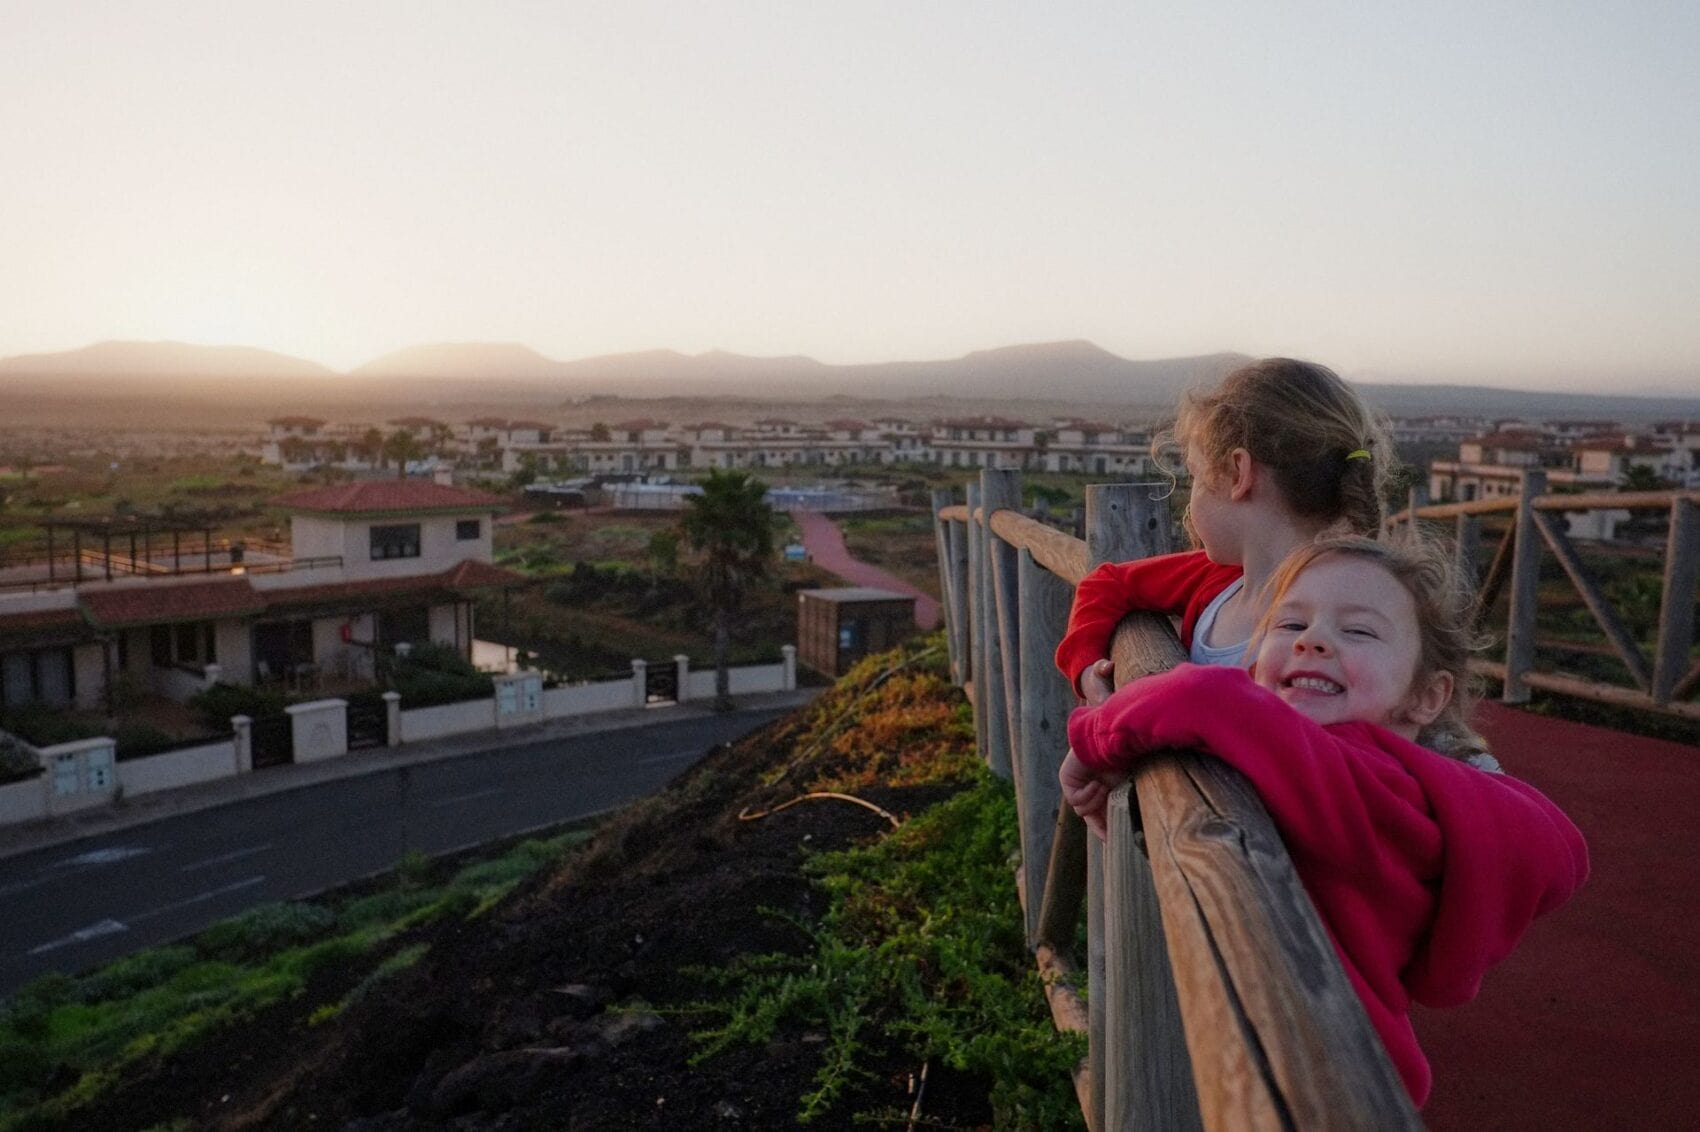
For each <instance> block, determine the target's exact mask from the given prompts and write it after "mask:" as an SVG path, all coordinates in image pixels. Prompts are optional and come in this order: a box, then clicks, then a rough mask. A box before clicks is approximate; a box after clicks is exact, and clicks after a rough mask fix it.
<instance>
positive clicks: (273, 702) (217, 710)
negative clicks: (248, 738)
mask: <svg viewBox="0 0 1700 1132" xmlns="http://www.w3.org/2000/svg"><path fill="white" fill-rule="evenodd" d="M288 704H289V698H288V697H287V696H285V695H284V694H283V693H282V692H273V691H268V690H266V689H264V688H244V687H241V686H239V685H236V684H226V683H223V682H222V681H221V682H220V683H217V684H214V685H213V686H212V687H210V688H208V689H206V690H205V691H201V692H196V693H195V694H194V695H193V696H191V697H190V698H189V706H190V707H192V708H194V709H195V711H196V712H197V713H198V714H199V715H200V717H201V722H202V723H204V724H206V725H207V726H208V727H210V728H212V729H214V730H215V731H217V732H219V733H220V734H223V733H225V732H227V731H229V730H230V717H231V716H233V715H246V716H250V717H252V718H254V719H263V718H265V717H267V716H274V715H282V714H283V709H284V708H285V707H286V706H287V705H288Z"/></svg>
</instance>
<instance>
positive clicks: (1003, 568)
mask: <svg viewBox="0 0 1700 1132" xmlns="http://www.w3.org/2000/svg"><path fill="white" fill-rule="evenodd" d="M1167 491H1168V485H1167V484H1158V485H1150V484H1145V485H1139V484H1133V485H1116V486H1105V487H1092V488H1088V489H1087V494H1086V538H1085V540H1084V541H1082V540H1080V539H1076V538H1073V537H1071V536H1068V535H1065V534H1062V533H1060V532H1058V531H1055V530H1053V529H1051V528H1049V527H1047V526H1044V525H1043V524H1041V523H1038V522H1036V521H1034V520H1032V519H1029V518H1026V517H1025V516H1023V515H1021V514H1020V512H1019V505H1020V499H1021V480H1020V473H1019V472H1014V471H1004V470H987V471H984V472H982V473H981V476H980V482H979V483H977V484H975V483H971V484H970V485H969V486H968V491H967V495H968V501H967V504H966V506H963V505H958V504H955V503H954V501H953V500H952V499H951V497H950V493H949V492H948V491H939V492H935V493H934V496H933V510H934V512H935V515H936V517H937V522H936V535H937V540H938V551H939V572H940V583H941V586H942V588H943V593H944V599H945V600H944V606H945V609H946V627H947V637H948V640H949V646H950V661H951V669H952V672H953V674H954V675H955V678H956V680H957V682H958V683H960V684H963V685H965V686H966V687H967V688H968V689H969V695H970V699H971V700H972V702H973V704H974V720H975V730H976V736H977V739H978V741H979V743H980V750H981V752H982V753H983V755H984V756H985V758H986V760H987V762H988V763H989V765H990V766H991V767H992V769H993V770H994V771H995V772H997V773H999V774H1001V775H1003V776H1005V777H1008V778H1011V779H1012V780H1013V782H1014V786H1015V792H1016V798H1017V803H1018V813H1019V815H1020V825H1021V846H1022V860H1021V865H1020V868H1019V870H1018V872H1017V883H1018V887H1019V888H1020V891H1021V898H1022V909H1023V915H1024V917H1025V927H1026V933H1027V941H1028V944H1029V946H1031V947H1032V949H1033V951H1034V954H1035V958H1036V961H1037V963H1038V964H1039V967H1040V969H1041V971H1042V972H1043V974H1044V976H1045V979H1046V985H1047V993H1048V995H1049V998H1050V1004H1051V1012H1052V1016H1053V1018H1054V1019H1055V1020H1056V1023H1057V1025H1058V1027H1059V1028H1061V1029H1068V1030H1083V1031H1085V1032H1086V1033H1087V1034H1088V1036H1089V1039H1088V1049H1089V1051H1090V1052H1089V1055H1088V1058H1087V1060H1086V1062H1085V1063H1083V1064H1082V1065H1081V1066H1080V1067H1079V1068H1078V1069H1077V1070H1076V1073H1075V1088H1076V1092H1077V1094H1078V1096H1079V1098H1080V1104H1081V1109H1082V1112H1083V1114H1084V1115H1085V1117H1086V1122H1087V1125H1088V1127H1089V1128H1091V1129H1092V1132H1105V1130H1109V1129H1114V1130H1118V1132H1119V1130H1121V1129H1132V1128H1141V1129H1164V1130H1167V1129H1195V1128H1205V1129H1212V1130H1216V1129H1220V1130H1224V1132H1226V1130H1232V1132H1241V1130H1244V1129H1266V1128H1268V1129H1275V1128H1304V1129H1310V1128H1366V1129H1367V1128H1373V1129H1398V1128H1419V1127H1421V1124H1420V1122H1419V1121H1418V1119H1417V1116H1416V1113H1415V1111H1414V1110H1413V1109H1412V1107H1411V1103H1410V1099H1409V1097H1408V1095H1407V1094H1406V1091H1405V1088H1404V1086H1403V1085H1402V1084H1401V1082H1400V1080H1399V1076H1398V1074H1397V1072H1396V1071H1395V1070H1394V1068H1393V1066H1392V1063H1391V1062H1390V1061H1389V1060H1388V1058H1387V1055H1386V1052H1385V1051H1384V1050H1383V1047H1382V1045H1381V1042H1380V1040H1379V1038H1378V1037H1377V1036H1376V1033H1375V1031H1374V1029H1373V1027H1372V1026H1371V1025H1370V1022H1369V1020H1368V1018H1367V1017H1366V1016H1365V1014H1364V1011H1363V1007H1362V1006H1361V1004H1360V1003H1359V1001H1358V998H1357V996H1356V994H1355V993H1353V991H1352V988H1351V984H1350V983H1349V982H1348V981H1347V978H1346V974H1345V971H1344V970H1343V969H1342V968H1341V966H1340V962H1339V959H1338V958H1337V956H1336V955H1335V952H1334V949H1333V946H1332V944H1331V943H1330V941H1329V938H1328V934H1327V932H1326V931H1325V930H1324V929H1323V927H1322V925H1321V923H1320V921H1319V920H1318V919H1317V916H1316V912H1315V910H1314V908H1313V907H1312V906H1311V903H1310V899H1309V897H1308V896H1307V895H1306V894H1305V891H1304V888H1303V887H1302V886H1301V884H1300V883H1299V880H1298V877H1297V875H1296V874H1295V872H1294V871H1293V866H1292V863H1291V861H1290V860H1289V859H1288V857H1287V854H1286V850H1285V848H1284V847H1283V845H1282V843H1281V840H1280V838H1279V837H1278V836H1277V835H1276V832H1275V829H1274V827H1273V825H1272V824H1271V822H1270V820H1269V817H1268V814H1267V813H1266V812H1265V810H1264V808H1263V805H1262V803H1261V802H1260V801H1259V800H1258V798H1257V796H1256V794H1255V793H1253V791H1252V790H1251V789H1250V787H1249V786H1248V785H1247V784H1246V782H1245V780H1244V779H1243V778H1242V777H1241V776H1240V775H1239V774H1238V773H1237V772H1235V771H1233V770H1232V769H1230V768H1228V767H1227V766H1225V765H1224V764H1222V763H1220V762H1219V761H1217V760H1216V759H1214V758H1212V757H1210V756H1208V755H1205V754H1202V753H1200V752H1171V753H1163V754H1159V755H1154V756H1152V757H1148V758H1146V759H1143V760H1141V762H1140V764H1139V767H1138V770H1137V772H1136V773H1135V774H1134V776H1133V779H1132V781H1131V782H1130V783H1129V784H1127V785H1124V786H1122V787H1121V788H1119V789H1118V790H1117V791H1116V792H1115V794H1114V795H1113V796H1112V798H1111V801H1110V812H1109V832H1110V836H1109V839H1108V841H1107V843H1100V842H1099V841H1098V839H1097V838H1095V837H1089V836H1087V833H1086V830H1085V827H1084V825H1083V824H1082V823H1081V821H1080V819H1079V818H1078V817H1077V816H1076V815H1075V814H1074V812H1073V811H1072V810H1070V809H1068V808H1067V807H1066V806H1063V805H1062V804H1061V789H1060V786H1059V784H1058V782H1057V770H1058V768H1059V766H1060V765H1061V763H1062V759H1063V756H1064V755H1065V754H1066V751H1067V734H1066V725H1067V719H1068V714H1069V712H1070V711H1071V710H1072V709H1073V708H1074V706H1075V704H1076V700H1075V697H1074V692H1073V689H1072V688H1071V687H1070V685H1069V683H1068V681H1067V680H1066V679H1064V677H1063V676H1062V675H1061V674H1060V673H1058V671H1057V670H1056V667H1055V665H1054V664H1053V662H1052V655H1053V653H1054V651H1055V649H1056V646H1057V644H1058V642H1059V641H1060V640H1061V637H1062V632H1063V629H1064V627H1065V625H1066V623H1067V620H1068V611H1069V606H1070V604H1071V602H1072V599H1073V587H1074V586H1075V585H1076V584H1077V583H1078V582H1079V581H1080V579H1081V577H1082V576H1084V575H1085V573H1086V572H1087V571H1088V570H1089V569H1090V568H1091V567H1092V566H1094V565H1096V564H1097V563H1099V562H1103V561H1110V560H1115V561H1122V560H1126V559H1131V558H1138V557H1143V556H1146V555H1151V554H1159V553H1163V552H1165V551H1167V550H1169V549H1170V540H1171V523H1170V520H1169V515H1168V504H1167V502H1166V500H1165V498H1164V497H1165V496H1166V494H1167ZM1111 657H1112V659H1113V660H1114V661H1115V664H1116V682H1117V683H1118V684H1121V683H1124V682H1126V681H1127V680H1130V679H1133V678H1135V677H1137V676H1140V675H1145V674H1147V673H1150V672H1155V671H1159V670H1161V669H1164V668H1167V667H1169V666H1170V665H1172V664H1174V663H1175V662H1177V661H1178V660H1180V659H1182V653H1181V649H1180V646H1179V644H1178V642H1177V641H1176V640H1175V637H1174V634H1173V632H1172V630H1170V628H1169V626H1168V625H1167V623H1166V622H1163V621H1161V620H1160V619H1158V618H1155V617H1150V616H1146V615H1140V616H1136V617H1134V618H1130V619H1129V620H1128V621H1127V622H1126V623H1124V624H1123V626H1122V628H1121V630H1120V631H1119V632H1118V633H1117V635H1116V638H1115V642H1114V645H1113V648H1112V652H1111ZM1083 906H1084V910H1085V913H1086V929H1087V930H1086V949H1085V955H1084V956H1082V955H1080V954H1078V953H1077V951H1078V949H1077V947H1076V942H1075V941H1076V938H1077V935H1078V932H1079V921H1080V915H1081V912H1082V908H1083ZM1083 979H1084V981H1085V982H1086V984H1087V986H1088V993H1087V995H1086V997H1085V998H1084V1000H1083V999H1082V997H1081V995H1080V994H1079V992H1078V988H1079V986H1080V984H1081V981H1082V980H1083Z"/></svg>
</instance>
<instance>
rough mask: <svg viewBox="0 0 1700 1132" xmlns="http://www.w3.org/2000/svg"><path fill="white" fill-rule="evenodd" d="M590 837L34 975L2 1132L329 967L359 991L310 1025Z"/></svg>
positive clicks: (8, 1028) (260, 914)
mask: <svg viewBox="0 0 1700 1132" xmlns="http://www.w3.org/2000/svg"><path fill="white" fill-rule="evenodd" d="M589 836H590V834H589V833H588V832H585V831H573V832H570V833H566V834H562V835H559V836H557V837H553V838H548V839H541V840H539V839H532V840H528V841H525V842H523V843H521V844H519V845H517V846H514V847H512V848H509V849H508V850H507V851H506V852H504V853H503V854H501V855H500V856H498V857H493V858H490V859H488V860H481V861H473V862H471V863H468V864H466V865H464V866H463V867H461V868H459V869H458V870H456V871H455V872H454V873H453V874H452V875H448V876H446V877H443V878H441V879H440V880H437V881H435V882H434V883H433V881H432V877H431V874H432V873H434V872H440V871H441V870H440V867H438V866H436V865H435V864H433V863H431V862H422V861H413V862H409V865H408V867H406V868H401V869H398V870H397V872H396V874H395V875H394V876H393V877H392V878H391V880H390V882H389V884H388V886H387V887H384V888H382V889H380V890H379V891H377V892H372V893H368V894H365V895H361V896H358V897H351V898H348V899H343V900H338V899H336V898H334V897H333V898H331V899H327V900H324V901H313V902H296V903H288V904H266V905H261V906H260V907H257V908H252V909H249V910H248V911H247V912H244V913H242V914H241V915H239V916H235V917H232V918H231V919H229V920H225V921H223V922H221V923H219V924H215V925H214V926H213V927H211V928H208V929H207V930H206V931H204V932H202V933H201V934H200V935H198V936H196V937H195V938H194V939H192V940H189V941H188V942H186V943H180V944H173V945H171V946H167V947H156V948H150V949H149V950H146V951H141V952H138V953H136V954H135V955H131V956H128V957H126V958H124V959H120V960H118V961H116V962H114V963H111V964H108V965H107V966H105V967H103V968H101V969H99V970H97V971H94V972H92V973H90V974H87V975H83V976H81V977H77V978H72V977H68V976H65V975H48V976H46V977H44V978H41V979H37V980H36V981H35V982H33V983H31V984H30V985H28V986H26V987H24V988H23V989H22V990H20V991H18V992H17V993H16V994H15V995H13V997H12V999H11V1000H10V1001H9V1002H7V1003H6V1004H5V1007H4V1009H3V1010H0V1132H10V1130H13V1129H22V1128H29V1127H35V1126H37V1125H41V1124H49V1123H52V1122H55V1121H60V1122H64V1121H69V1120H72V1119H73V1118H74V1117H75V1115H76V1113H77V1111H78V1110H79V1109H81V1108H83V1107H85V1106H87V1105H89V1104H91V1103H93V1102H95V1101H97V1100H99V1099H100V1098H101V1097H103V1096H104V1095H105V1094H107V1093H108V1092H109V1091H110V1090H112V1089H113V1088H115V1087H117V1086H119V1085H121V1084H122V1083H123V1081H124V1079H125V1076H126V1072H127V1071H128V1070H131V1069H132V1068H134V1067H136V1066H138V1065H139V1064H141V1063H143V1062H152V1061H156V1060H158V1059H161V1058H166V1057H169V1056H171V1055H172V1054H173V1053H175V1052H177V1051H179V1050H182V1049H185V1048H188V1047H190V1046H192V1045H195V1044H198V1043H200V1042H203V1041H205V1040H207V1039H208V1038H209V1037H211V1036H213V1035H216V1034H218V1033H219V1032H221V1031H223V1030H226V1029H227V1028H229V1027H230V1026H232V1025H234V1024H236V1023H238V1022H241V1021H243V1020H244V1019H247V1018H249V1017H252V1016H253V1015H254V1014H256V1013H258V1012H259V1011H261V1010H264V1009H266V1008H268V1007H271V1006H274V1005H276V1004H278V1003H282V1002H286V1001H290V1000H293V999H297V998H300V997H302V996H303V995H304V994H305V993H306V992H307V990H308V989H309V988H310V987H311V986H312V985H314V984H315V982H318V981H321V980H323V979H326V978H329V979H330V981H331V982H332V983H334V984H337V985H340V986H348V985H349V984H350V982H352V984H353V990H351V991H349V992H348V993H347V994H345V995H342V996H341V997H339V998H337V999H335V1000H333V1001H329V1002H322V1003H319V1004H317V1005H316V1006H312V1005H309V1004H304V1005H303V1010H304V1011H305V1012H306V1016H307V1019H308V1021H309V1022H310V1023H313V1024H322V1023H324V1022H326V1021H329V1020H331V1019H333V1018H335V1017H337V1016H338V1015H340V1014H341V1013H342V1012H343V1010H345V1009H346V1008H347V1007H348V1005H350V1004H351V1003H352V1002H354V1001H357V1000H358V999H359V997H360V996H362V995H364V994H365V993H367V991H369V990H370V988H371V987H372V986H374V985H376V984H377V983H380V982H382V981H384V980H385V979H388V978H392V977H394V976H395V975H396V974H398V973H399V972H401V971H404V970H406V969H407V968H408V967H411V966H412V965H413V964H415V963H417V962H418V961H419V960H420V959H421V958H423V957H424V955H425V954H426V952H427V950H428V948H429V944H428V943H427V942H425V941H423V940H417V939H412V940H410V939H408V938H407V936H408V933H410V932H413V931H415V930H416V929H418V928H421V927H423V926H425V925H427V924H430V923H433V922H435V921H438V920H441V919H444V918H448V917H453V916H461V917H471V916H474V915H478V914H481V913H482V912H483V911H485V910H487V909H488V908H490V907H493V906H494V905H495V904H496V903H498V902H500V901H501V900H502V899H503V898H504V897H506V896H507V895H508V894H509V893H511V892H512V891H513V890H514V889H515V888H516V887H517V886H518V885H519V884H520V883H521V882H522V881H524V880H525V879H526V878H527V877H529V876H531V875H532V874H533V873H536V872H537V871H539V870H541V869H543V868H544V867H546V866H548V865H551V864H553V863H555V862H557V861H559V860H560V859H561V858H562V857H563V856H565V855H566V854H567V853H568V852H569V851H570V850H571V849H572V848H574V847H575V846H577V845H579V844H581V843H582V842H584V841H585V840H587V839H588V838H589Z"/></svg>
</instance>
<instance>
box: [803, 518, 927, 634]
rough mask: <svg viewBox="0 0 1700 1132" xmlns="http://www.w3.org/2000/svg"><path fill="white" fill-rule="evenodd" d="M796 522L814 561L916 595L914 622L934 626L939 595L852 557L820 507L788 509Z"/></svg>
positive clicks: (864, 582) (862, 582)
mask: <svg viewBox="0 0 1700 1132" xmlns="http://www.w3.org/2000/svg"><path fill="white" fill-rule="evenodd" d="M788 514H790V516H791V518H792V519H794V520H795V521H796V523H797V526H799V527H801V528H802V531H803V547H804V548H805V549H806V550H807V551H808V552H809V557H810V558H812V559H813V560H814V563H815V565H817V566H819V567H820V568H821V569H823V570H830V571H831V572H832V573H834V574H837V575H838V576H839V577H840V578H843V579H844V580H845V581H847V582H853V583H854V584H856V585H858V586H873V587H875V588H876V589H882V590H896V591H897V592H898V593H900V594H909V595H912V596H913V597H914V598H915V624H917V625H919V626H920V627H921V628H923V629H932V628H934V627H936V626H937V625H938V623H939V603H938V599H937V598H934V597H930V596H928V595H927V594H924V593H922V592H921V591H920V590H918V589H916V588H915V587H914V586H912V585H910V584H909V583H908V582H905V581H904V580H903V579H902V578H899V577H897V576H895V575H893V574H887V573H886V572H885V571H884V570H881V569H880V568H879V567H878V566H870V565H868V564H867V563H866V562H858V561H856V560H855V559H854V558H852V557H850V552H849V551H848V550H846V549H845V547H844V532H842V531H840V530H839V529H838V524H837V523H835V522H833V521H832V520H831V519H829V518H827V517H826V516H825V515H822V514H820V513H819V512H818V511H791V512H788Z"/></svg>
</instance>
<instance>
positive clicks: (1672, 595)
mask: <svg viewBox="0 0 1700 1132" xmlns="http://www.w3.org/2000/svg"><path fill="white" fill-rule="evenodd" d="M1697 581H1700V507H1696V506H1695V504H1694V501H1693V500H1692V499H1673V500H1671V505H1670V535H1669V542H1668V543H1666V549H1665V589H1664V598H1663V600H1662V601H1661V603H1660V605H1659V643H1658V646H1657V647H1658V653H1657V655H1656V656H1655V658H1654V662H1653V686H1652V689H1651V690H1652V694H1653V702H1654V703H1658V704H1668V703H1670V701H1671V699H1672V697H1673V696H1674V694H1675V692H1676V687H1677V684H1678V683H1680V682H1681V681H1682V678H1683V674H1684V672H1685V670H1686V669H1687V668H1688V650H1689V649H1690V648H1692V647H1693V646H1694V587H1695V585H1696V583H1697Z"/></svg>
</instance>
